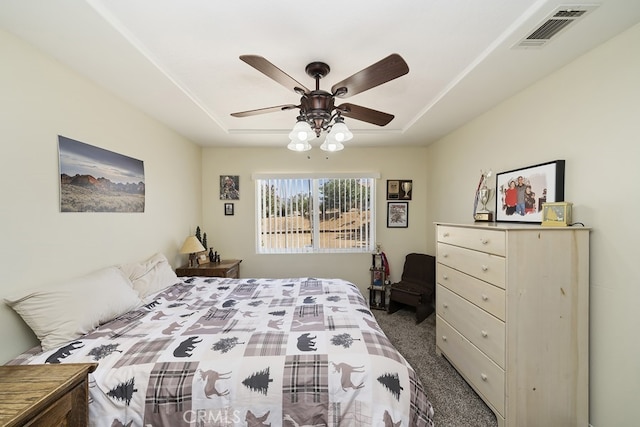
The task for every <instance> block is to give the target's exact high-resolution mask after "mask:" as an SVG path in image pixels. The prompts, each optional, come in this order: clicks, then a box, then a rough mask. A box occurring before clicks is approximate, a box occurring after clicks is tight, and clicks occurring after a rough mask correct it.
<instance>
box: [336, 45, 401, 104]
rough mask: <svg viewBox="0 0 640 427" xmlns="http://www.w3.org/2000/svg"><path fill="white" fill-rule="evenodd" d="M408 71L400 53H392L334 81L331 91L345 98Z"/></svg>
mask: <svg viewBox="0 0 640 427" xmlns="http://www.w3.org/2000/svg"><path fill="white" fill-rule="evenodd" d="M408 72H409V66H408V65H407V63H406V62H405V61H404V59H402V57H401V56H400V55H398V54H397V53H394V54H391V55H389V56H387V57H386V58H384V59H382V60H380V61H378V62H376V63H375V64H373V65H370V66H368V67H367V68H365V69H364V70H361V71H358V72H357V73H355V74H354V75H352V76H351V77H347V78H346V79H344V80H343V81H341V82H340V83H336V84H335V85H333V87H331V93H334V94H336V96H339V97H340V98H346V97H348V96H353V95H355V94H357V93H360V92H364V91H365V90H369V89H371V88H374V87H376V86H380V85H381V84H383V83H386V82H388V81H391V80H393V79H397V78H398V77H400V76H404V75H405V74H407V73H408ZM341 88H346V89H347V91H346V93H341V92H343V91H341V90H339V89H341Z"/></svg>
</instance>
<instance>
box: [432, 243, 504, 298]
mask: <svg viewBox="0 0 640 427" xmlns="http://www.w3.org/2000/svg"><path fill="white" fill-rule="evenodd" d="M438 262H439V263H442V264H444V265H448V266H449V267H451V268H455V269H456V270H459V271H462V272H463V273H467V274H469V275H471V276H473V277H477V278H478V279H480V280H484V281H485V282H489V283H492V284H494V285H496V286H498V287H500V288H502V289H505V259H504V258H503V257H501V256H498V255H491V254H487V253H484V252H478V251H474V250H471V249H465V248H461V247H459V246H453V245H447V244H445V243H438Z"/></svg>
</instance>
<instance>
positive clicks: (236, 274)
mask: <svg viewBox="0 0 640 427" xmlns="http://www.w3.org/2000/svg"><path fill="white" fill-rule="evenodd" d="M241 262H242V260H241V259H227V260H222V261H220V262H208V263H206V264H200V265H198V266H195V267H189V266H188V265H183V266H182V267H180V268H176V275H178V276H206V277H229V278H231V279H239V278H240V263H241Z"/></svg>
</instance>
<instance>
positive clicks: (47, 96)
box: [0, 31, 202, 363]
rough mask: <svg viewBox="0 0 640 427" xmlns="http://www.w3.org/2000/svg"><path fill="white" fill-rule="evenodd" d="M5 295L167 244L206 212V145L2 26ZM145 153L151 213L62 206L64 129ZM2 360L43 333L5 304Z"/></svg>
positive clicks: (1, 277) (0, 275)
mask: <svg viewBox="0 0 640 427" xmlns="http://www.w3.org/2000/svg"><path fill="white" fill-rule="evenodd" d="M0 52H2V66H0V93H1V94H2V95H1V96H2V101H1V102H0V118H1V119H0V130H1V135H2V136H1V138H0V140H1V142H0V146H1V147H2V148H1V154H0V171H2V179H1V180H0V195H1V197H2V201H1V202H0V230H1V236H2V237H1V238H0V263H1V268H0V298H2V297H4V296H6V295H9V294H11V293H12V292H13V291H15V290H16V289H21V288H26V287H31V286H35V285H41V284H47V283H52V282H54V281H56V280H59V279H61V280H62V279H66V278H70V277H73V276H76V275H79V274H83V273H86V272H88V271H91V270H94V269H96V268H100V267H104V266H107V265H112V264H115V263H120V262H125V261H135V260H141V259H144V258H146V257H149V256H151V255H152V254H153V253H155V252H157V251H160V252H163V253H165V254H166V255H167V257H168V258H169V261H170V262H171V263H172V264H173V265H177V264H178V263H180V262H182V256H179V255H178V254H177V250H178V248H179V245H181V244H182V241H183V240H184V238H185V236H186V235H188V234H189V233H192V232H193V229H194V227H195V225H196V224H197V223H198V222H199V221H200V219H201V212H202V204H201V200H200V193H201V188H200V186H201V169H200V164H201V163H200V147H198V146H196V145H194V144H192V143H191V142H189V141H187V140H185V139H184V138H182V137H180V136H178V135H176V134H175V133H173V132H171V131H169V130H168V129H166V128H165V127H163V126H162V125H160V124H158V123H157V122H155V121H153V120H151V119H149V118H148V117H147V116H145V115H143V114H142V113H140V112H139V111H138V110H136V109H134V108H132V107H131V106H129V105H127V104H125V103H123V102H122V101H120V100H119V99H117V98H115V97H113V96H112V95H110V94H108V93H107V92H105V91H104V90H102V89H100V88H99V87H97V86H95V85H94V84H92V83H90V82H88V81H86V80H84V79H82V78H80V77H79V76H78V75H77V74H74V73H72V72H70V71H69V70H68V69H67V68H65V67H62V66H61V65H60V64H59V63H57V62H55V61H54V60H52V59H51V58H49V57H45V56H43V55H42V54H40V53H39V52H38V51H37V50H35V49H33V48H32V47H30V46H29V45H26V44H24V43H23V42H21V41H18V40H17V39H15V38H14V37H13V36H10V35H8V34H7V33H4V32H2V31H0ZM59 134H60V135H64V136H67V137H69V138H73V139H77V140H80V141H82V142H86V143H88V144H91V145H95V146H98V147H101V148H105V149H107V150H111V151H115V152H118V153H121V154H124V155H127V156H130V157H134V158H136V159H140V160H143V161H144V167H145V182H146V187H147V194H146V207H145V212H144V213H131V214H122V213H120V214H119V213H78V214H74V213H60V212H59V172H58V135H59ZM0 325H1V326H0V342H1V343H2V346H0V363H2V362H4V361H6V360H8V359H9V358H11V357H13V356H15V355H17V354H18V353H20V352H21V351H24V350H26V349H27V348H29V347H31V346H32V345H34V344H35V343H36V341H35V337H34V336H33V335H32V334H31V332H29V331H28V329H27V328H26V326H25V325H24V324H23V323H22V321H21V320H20V319H19V318H18V316H17V315H16V314H15V313H14V312H13V311H12V310H11V309H10V308H8V307H7V306H6V305H5V304H0Z"/></svg>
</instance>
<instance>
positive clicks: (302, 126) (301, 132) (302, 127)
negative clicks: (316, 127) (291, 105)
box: [289, 121, 315, 142]
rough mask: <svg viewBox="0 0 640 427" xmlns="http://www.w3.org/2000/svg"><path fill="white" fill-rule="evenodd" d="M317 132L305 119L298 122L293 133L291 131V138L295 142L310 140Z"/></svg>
mask: <svg viewBox="0 0 640 427" xmlns="http://www.w3.org/2000/svg"><path fill="white" fill-rule="evenodd" d="M314 135H315V133H314V132H313V129H311V125H310V124H309V123H307V122H304V121H298V122H296V124H295V126H294V127H293V130H292V131H291V133H289V139H290V140H292V141H295V142H305V141H309V140H310V139H311V138H313V136H314Z"/></svg>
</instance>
